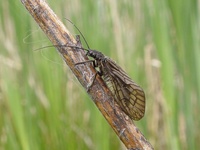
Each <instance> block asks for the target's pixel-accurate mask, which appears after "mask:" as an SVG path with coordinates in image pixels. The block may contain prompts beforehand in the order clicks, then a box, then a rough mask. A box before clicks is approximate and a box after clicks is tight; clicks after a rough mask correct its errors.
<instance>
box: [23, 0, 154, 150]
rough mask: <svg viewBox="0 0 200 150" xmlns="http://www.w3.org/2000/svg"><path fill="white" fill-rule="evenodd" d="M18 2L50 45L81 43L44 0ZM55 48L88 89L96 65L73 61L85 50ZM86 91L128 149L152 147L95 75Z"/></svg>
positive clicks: (82, 56)
mask: <svg viewBox="0 0 200 150" xmlns="http://www.w3.org/2000/svg"><path fill="white" fill-rule="evenodd" d="M21 2H22V3H23V5H24V6H25V7H26V9H27V10H28V11H29V13H30V14H31V15H32V17H33V18H34V19H35V21H36V22H37V23H38V25H39V26H40V27H41V29H42V30H43V31H44V33H45V34H46V35H47V37H48V38H49V39H50V41H51V42H52V43H53V45H66V44H69V45H77V46H81V43H80V42H77V41H76V40H75V39H74V38H73V37H72V36H71V34H70V32H69V31H68V30H67V29H66V28H65V26H64V25H63V23H62V22H61V21H60V19H59V18H58V17H57V16H56V15H55V14H54V12H53V11H52V10H51V9H50V7H49V6H48V5H47V4H46V2H45V1H44V0H21ZM57 49H58V52H59V53H60V54H61V56H62V57H63V59H64V61H65V62H66V64H67V65H68V66H69V67H70V69H71V70H72V72H73V73H74V75H75V76H76V78H77V79H78V80H79V81H80V83H81V84H82V86H83V87H84V88H85V89H87V85H88V83H91V81H92V79H93V77H94V75H95V72H96V71H95V69H94V68H93V67H92V65H91V64H89V63H86V64H81V65H77V66H75V65H74V64H75V63H78V62H83V61H86V60H88V58H87V57H86V56H85V54H84V52H83V51H82V50H75V49H71V48H69V47H68V48H67V47H64V46H62V47H57ZM88 94H89V95H90V96H91V98H92V100H93V101H94V102H95V104H96V106H97V107H98V108H99V110H100V111H101V113H102V114H103V116H104V117H105V118H106V120H107V121H108V123H109V124H110V125H111V127H112V128H113V130H114V131H115V132H116V134H117V135H118V136H119V138H120V139H121V141H122V142H123V143H124V144H125V146H126V147H127V148H128V149H132V150H133V149H137V150H143V149H144V150H152V149H153V147H152V146H151V144H150V143H149V142H148V141H147V140H146V139H145V137H144V136H143V135H142V133H141V132H140V131H139V129H138V128H137V127H136V126H135V125H134V123H133V121H132V120H131V119H129V117H128V116H127V115H125V114H124V112H123V111H122V110H121V109H120V108H119V107H118V106H117V104H116V103H113V102H114V99H113V96H112V94H111V92H110V91H109V89H108V88H107V87H106V86H105V83H104V82H103V80H102V79H101V78H100V77H99V76H98V75H97V77H96V80H95V81H94V84H92V86H91V88H90V89H89V91H88Z"/></svg>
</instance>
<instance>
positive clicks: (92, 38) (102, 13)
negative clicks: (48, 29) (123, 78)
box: [0, 0, 200, 150]
mask: <svg viewBox="0 0 200 150" xmlns="http://www.w3.org/2000/svg"><path fill="white" fill-rule="evenodd" d="M47 2H48V3H49V5H50V7H51V8H52V9H53V10H54V11H55V13H56V14H57V15H58V16H59V18H60V19H61V20H63V22H64V23H65V25H66V26H67V28H68V29H69V30H70V32H71V33H72V34H73V35H75V34H78V32H77V31H76V30H75V29H74V27H73V26H72V25H71V24H70V23H69V22H67V21H66V20H65V19H64V18H65V17H66V18H68V19H70V20H72V21H73V22H74V23H75V24H76V25H77V26H78V27H79V29H80V30H81V31H82V33H83V34H84V35H85V37H86V39H87V41H88V43H89V45H90V47H91V48H93V49H98V50H99V51H101V52H103V53H104V54H105V55H107V56H109V57H111V58H112V59H113V60H115V61H116V62H117V63H118V64H119V65H120V66H122V67H123V68H124V70H126V71H127V73H128V74H129V75H130V77H131V78H132V79H133V80H134V81H135V82H137V83H138V84H139V85H140V86H141V87H143V89H144V91H145V93H146V114H145V117H144V118H143V119H142V120H140V121H138V122H135V123H136V125H137V126H138V128H139V129H140V130H141V131H142V133H143V134H144V136H145V137H146V138H147V139H148V140H149V141H150V143H151V144H152V145H153V147H154V148H155V149H162V150H186V149H189V150H196V149H200V142H199V141H200V117H199V113H200V111H199V108H200V100H199V98H200V78H199V77H200V17H199V16H200V1H198V0H175V1H172V0H148V1H145V0H140V1H138V0H121V1H117V0H98V1H93V0H85V1H82V0H73V1H72V0H58V1H56V0H54V1H53V0H51V1H50V0H48V1H47ZM47 45H51V43H50V42H49V40H48V39H47V37H46V36H45V35H44V33H43V32H42V31H41V29H40V28H39V27H38V25H37V24H36V23H35V21H34V20H33V18H32V17H31V16H30V15H29V13H28V11H27V10H26V9H25V7H24V6H23V5H22V4H21V2H20V1H19V0H9V1H3V0H0V48H1V50H0V150H58V149H59V150H66V149H67V150H68V149H69V150H122V149H125V148H124V146H123V144H122V143H121V142H120V140H119V139H118V137H117V136H116V135H115V133H114V131H113V130H112V129H111V127H110V126H109V125H108V123H107V122H106V121H105V119H104V118H103V117H102V115H101V113H100V112H99V111H98V109H97V108H96V106H95V105H94V104H93V102H92V101H91V99H90V98H89V96H88V95H87V94H86V92H85V90H84V89H83V88H82V87H81V85H80V84H79V83H78V81H77V80H76V78H75V77H74V76H73V74H72V73H71V71H70V70H69V69H68V67H67V66H66V65H65V63H64V62H63V61H62V59H61V57H60V56H59V54H57V52H56V50H55V48H48V49H43V50H40V51H33V50H34V49H37V48H40V47H42V46H47Z"/></svg>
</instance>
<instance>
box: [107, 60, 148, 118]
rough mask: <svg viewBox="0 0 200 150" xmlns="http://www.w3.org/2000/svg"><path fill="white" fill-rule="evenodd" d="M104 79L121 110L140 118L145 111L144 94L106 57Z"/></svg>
mask: <svg viewBox="0 0 200 150" xmlns="http://www.w3.org/2000/svg"><path fill="white" fill-rule="evenodd" d="M104 67H105V70H106V71H105V72H107V73H106V75H105V81H106V83H107V85H108V87H109V88H110V90H111V92H112V94H113V95H114V96H115V100H116V102H117V103H118V104H119V106H120V107H121V108H122V110H123V111H124V112H125V113H126V114H127V115H128V116H129V117H130V118H131V119H133V120H140V119H141V118H142V117H143V116H144V113H145V94H144V91H143V90H142V88H140V87H139V86H138V85H137V84H136V83H135V82H133V81H132V80H131V78H130V77H129V76H128V75H127V74H126V72H125V71H123V70H122V68H121V67H120V66H118V65H117V64H116V63H115V62H114V61H112V60H111V59H109V58H107V60H106V64H105V65H104Z"/></svg>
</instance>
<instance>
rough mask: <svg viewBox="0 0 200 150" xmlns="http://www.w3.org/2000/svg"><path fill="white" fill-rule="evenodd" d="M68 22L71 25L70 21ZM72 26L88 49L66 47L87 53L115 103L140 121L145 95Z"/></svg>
mask: <svg viewBox="0 0 200 150" xmlns="http://www.w3.org/2000/svg"><path fill="white" fill-rule="evenodd" d="M67 20H68V19H67ZM68 21H69V22H70V23H72V22H71V21H70V20H68ZM72 24H73V25H74V27H75V28H76V29H77V30H78V31H79V33H80V34H81V36H82V37H83V39H84V41H85V43H86V45H87V47H88V49H85V48H81V47H77V46H68V47H74V48H78V49H83V50H85V51H87V53H86V55H87V56H89V57H92V58H93V59H94V60H92V61H89V62H92V63H93V66H94V68H99V71H97V73H98V74H99V75H100V76H101V77H102V78H103V80H104V81H105V83H106V85H107V86H108V88H109V89H110V91H111V92H112V94H113V96H114V99H115V101H116V103H117V104H118V105H119V106H120V108H121V109H122V110H123V111H124V112H125V113H126V114H127V115H128V116H129V117H130V118H131V119H133V120H140V119H141V118H142V117H143V116H144V113H145V94H144V91H143V89H142V88H141V87H140V86H139V85H137V84H136V83H135V82H134V81H132V80H131V78H130V77H129V76H128V75H127V73H126V72H125V71H124V70H123V69H122V68H121V67H120V66H118V65H117V64H116V63H115V62H114V61H113V60H112V59H110V58H108V57H107V56H105V55H103V54H102V53H101V52H99V51H97V50H92V49H90V47H89V45H88V43H87V41H86V40H85V37H84V36H83V34H82V33H81V31H80V30H79V29H78V28H77V27H76V25H75V24H74V23H72ZM83 63H86V62H80V63H77V64H76V65H78V64H83ZM95 78H96V75H95ZM95 78H94V80H95Z"/></svg>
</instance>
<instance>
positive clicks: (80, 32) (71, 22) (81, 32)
mask: <svg viewBox="0 0 200 150" xmlns="http://www.w3.org/2000/svg"><path fill="white" fill-rule="evenodd" d="M65 19H66V20H67V21H69V22H70V23H71V24H72V25H73V26H74V27H75V28H76V29H77V30H78V32H79V33H80V35H81V36H82V38H83V40H84V41H85V44H86V45H87V47H88V49H89V50H90V47H89V44H88V43H87V41H86V39H85V37H84V35H83V34H82V32H81V31H80V30H79V28H78V27H77V26H76V25H75V24H74V23H73V22H72V21H71V20H69V19H67V18H65ZM84 50H86V49H84Z"/></svg>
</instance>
